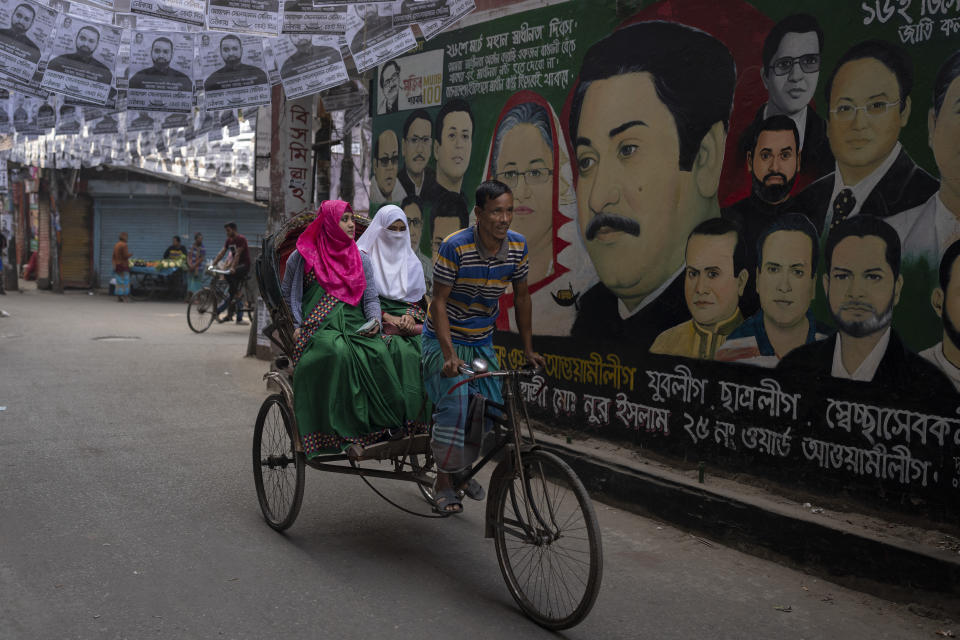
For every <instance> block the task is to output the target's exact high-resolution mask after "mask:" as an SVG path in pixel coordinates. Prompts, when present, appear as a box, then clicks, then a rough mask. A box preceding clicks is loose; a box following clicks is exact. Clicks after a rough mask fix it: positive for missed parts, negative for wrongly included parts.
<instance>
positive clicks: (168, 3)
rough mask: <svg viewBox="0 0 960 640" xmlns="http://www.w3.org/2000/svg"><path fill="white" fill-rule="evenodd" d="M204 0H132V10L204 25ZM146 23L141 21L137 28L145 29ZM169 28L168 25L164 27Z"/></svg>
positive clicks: (176, 20)
mask: <svg viewBox="0 0 960 640" xmlns="http://www.w3.org/2000/svg"><path fill="white" fill-rule="evenodd" d="M204 9H205V7H204V3H203V0H131V1H130V12H131V13H134V14H139V15H142V16H150V17H154V18H162V19H163V20H165V21H170V22H180V23H183V24H188V25H193V26H194V27H201V28H202V27H203V18H204ZM145 26H146V25H144V24H142V23H140V24H138V25H137V28H139V29H143V28H144V27H145ZM162 28H163V29H168V28H169V27H168V26H164V27H162Z"/></svg>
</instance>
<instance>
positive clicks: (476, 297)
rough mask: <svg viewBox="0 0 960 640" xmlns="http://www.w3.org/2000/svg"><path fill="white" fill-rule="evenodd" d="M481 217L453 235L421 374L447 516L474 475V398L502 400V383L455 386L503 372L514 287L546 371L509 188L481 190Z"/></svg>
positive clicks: (437, 278) (443, 259) (529, 341)
mask: <svg viewBox="0 0 960 640" xmlns="http://www.w3.org/2000/svg"><path fill="white" fill-rule="evenodd" d="M474 213H475V215H476V218H477V223H476V225H475V226H474V227H471V228H467V229H461V230H460V231H457V232H455V233H452V234H450V235H449V236H447V237H446V238H445V239H444V240H443V243H442V244H441V245H440V248H439V250H438V252H437V259H436V263H435V264H434V269H433V301H432V303H431V304H430V313H429V314H428V316H427V323H426V325H425V326H424V329H423V350H422V351H423V355H422V360H421V368H422V372H423V379H424V386H425V387H426V390H427V395H428V396H429V397H430V400H431V401H432V402H433V406H434V414H433V417H434V427H433V434H432V439H431V446H432V448H433V451H434V457H435V458H436V460H437V483H436V487H435V490H436V504H437V508H438V509H439V510H441V511H442V512H444V513H460V512H462V511H463V505H462V504H461V503H460V500H459V498H458V497H457V495H456V493H455V491H454V474H455V473H458V472H463V471H465V470H467V469H469V468H470V465H471V464H472V462H473V459H472V456H471V455H470V454H468V453H465V452H464V448H465V444H466V430H467V409H468V404H469V400H470V397H471V396H472V395H473V394H474V393H481V394H482V395H484V396H486V397H487V398H489V399H490V400H493V401H495V402H502V401H503V399H502V395H501V391H500V386H499V383H497V382H495V380H497V379H496V378H482V379H479V380H475V381H471V382H470V383H469V384H467V385H461V386H459V387H456V384H457V382H459V381H461V380H462V379H463V376H462V375H460V372H459V369H460V367H461V366H462V365H464V364H465V363H466V362H472V361H473V360H474V359H475V358H482V359H484V360H486V361H487V362H489V363H491V365H493V366H495V365H496V362H497V361H496V354H495V353H494V351H493V330H494V328H495V326H496V321H497V315H498V314H499V311H500V308H499V302H498V301H499V298H500V296H501V295H503V293H504V291H506V288H507V284H509V283H512V284H513V295H514V301H515V302H514V308H515V309H516V311H515V313H516V325H517V328H518V330H519V333H520V338H521V340H522V341H523V352H524V355H525V356H526V358H527V361H528V362H530V363H531V364H535V365H538V366H541V367H542V366H544V360H543V358H542V357H541V356H540V355H539V354H537V353H536V352H535V351H534V350H533V330H532V303H531V301H530V291H529V290H528V288H527V271H528V262H527V242H526V240H525V239H524V237H523V236H522V235H520V234H519V233H517V232H515V231H510V230H509V229H510V223H511V222H512V220H513V192H511V191H510V187H508V186H507V185H505V184H503V183H502V182H499V181H497V180H490V181H487V182H484V183H482V184H481V185H480V186H479V187H477V192H476V208H475V209H474ZM454 387H456V388H455V389H454ZM451 390H453V391H452V392H451ZM468 458H471V459H468ZM466 494H467V496H469V497H471V498H473V499H475V500H482V499H483V496H484V492H483V488H482V487H481V486H480V485H479V484H478V483H477V482H476V481H475V480H471V481H470V483H469V484H468V485H467V487H466Z"/></svg>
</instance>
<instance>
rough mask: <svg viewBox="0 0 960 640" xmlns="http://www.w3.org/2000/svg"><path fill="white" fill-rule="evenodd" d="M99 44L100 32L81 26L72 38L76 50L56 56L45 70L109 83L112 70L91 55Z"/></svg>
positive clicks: (111, 77)
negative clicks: (73, 38)
mask: <svg viewBox="0 0 960 640" xmlns="http://www.w3.org/2000/svg"><path fill="white" fill-rule="evenodd" d="M99 45H100V32H99V31H97V30H96V29H95V28H93V27H91V26H85V27H81V28H80V30H79V31H77V37H76V38H75V40H74V46H75V47H76V51H74V52H73V53H65V54H63V55H59V56H57V57H56V58H54V59H53V60H51V61H50V64H49V65H47V70H48V71H58V72H60V73H65V74H67V75H72V76H76V77H79V78H85V79H88V80H94V81H95V82H99V83H101V84H110V83H111V82H112V80H113V72H112V71H110V69H108V68H107V65H105V64H103V63H102V62H100V61H99V60H97V59H96V58H94V57H93V53H94V52H95V51H96V50H97V47H98V46H99Z"/></svg>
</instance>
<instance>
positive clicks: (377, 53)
mask: <svg viewBox="0 0 960 640" xmlns="http://www.w3.org/2000/svg"><path fill="white" fill-rule="evenodd" d="M392 10H393V8H392V6H391V5H389V4H356V5H351V6H350V12H349V14H348V16H347V42H348V43H349V47H350V54H351V55H352V56H353V61H354V63H355V64H356V66H357V71H359V72H360V73H363V72H364V71H366V70H367V69H372V68H373V67H375V66H377V65H378V64H380V63H382V62H386V61H387V60H390V59H391V58H396V57H397V56H401V55H403V54H405V53H408V52H410V51H411V50H413V49H414V48H415V47H416V46H417V38H416V36H414V35H413V28H412V27H402V28H399V29H397V28H394V26H393V15H392Z"/></svg>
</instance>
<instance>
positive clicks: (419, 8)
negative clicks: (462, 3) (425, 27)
mask: <svg viewBox="0 0 960 640" xmlns="http://www.w3.org/2000/svg"><path fill="white" fill-rule="evenodd" d="M450 2H451V0H397V1H396V2H394V3H393V26H395V27H404V26H407V25H411V24H420V23H423V22H432V21H434V20H446V19H448V18H449V17H450Z"/></svg>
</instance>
